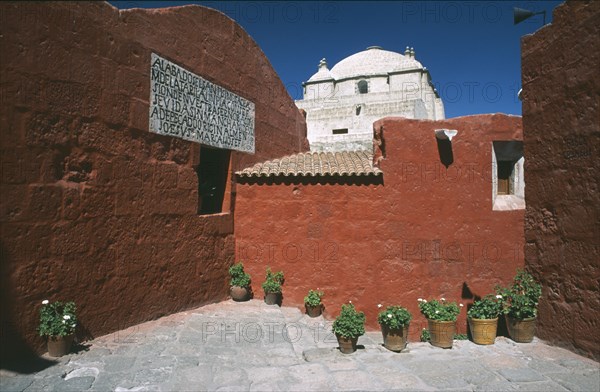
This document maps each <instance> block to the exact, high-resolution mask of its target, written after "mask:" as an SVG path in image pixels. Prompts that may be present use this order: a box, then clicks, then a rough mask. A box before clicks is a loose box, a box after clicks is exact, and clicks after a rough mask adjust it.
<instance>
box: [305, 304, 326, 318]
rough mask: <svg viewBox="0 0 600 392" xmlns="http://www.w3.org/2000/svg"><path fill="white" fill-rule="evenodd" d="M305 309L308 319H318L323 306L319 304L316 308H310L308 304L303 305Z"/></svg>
mask: <svg viewBox="0 0 600 392" xmlns="http://www.w3.org/2000/svg"><path fill="white" fill-rule="evenodd" d="M304 307H305V308H306V314H308V315H309V316H310V317H319V316H320V315H321V311H322V307H323V305H321V304H319V305H317V306H310V305H308V304H304Z"/></svg>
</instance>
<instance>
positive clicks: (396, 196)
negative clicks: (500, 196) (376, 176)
mask: <svg viewBox="0 0 600 392" xmlns="http://www.w3.org/2000/svg"><path fill="white" fill-rule="evenodd" d="M374 127H375V129H376V130H377V131H378V134H379V133H380V131H381V130H382V132H383V141H384V147H385V151H384V152H385V158H384V159H383V160H382V161H381V164H380V167H381V169H382V170H383V172H384V174H383V182H382V183H381V182H377V181H374V182H373V181H369V180H366V179H365V178H364V177H359V179H357V180H356V181H352V180H342V181H341V182H337V180H336V179H331V178H330V179H326V180H323V181H315V180H302V179H296V180H285V179H277V180H275V181H273V180H271V181H264V180H263V181H258V182H256V181H245V182H244V183H238V185H237V189H238V194H237V205H236V220H235V233H236V260H238V261H243V262H244V263H245V266H246V269H247V271H248V272H249V273H250V274H251V275H252V279H253V290H254V292H255V295H256V297H258V298H262V295H263V292H262V289H261V287H260V284H261V283H262V281H263V280H264V275H265V268H266V266H271V267H272V268H273V269H276V270H280V269H281V270H283V271H284V273H285V276H286V282H285V285H284V290H283V295H284V299H283V303H284V304H286V305H294V306H298V307H299V308H303V298H304V296H305V295H306V293H307V291H308V290H309V289H316V288H320V289H321V290H324V291H325V295H326V296H325V298H324V303H325V305H326V307H327V309H326V316H327V317H328V318H330V319H331V318H333V317H335V316H336V315H337V314H338V313H339V309H340V305H341V304H342V303H345V302H347V301H352V302H353V303H354V304H355V305H356V306H357V307H358V308H359V309H360V310H363V311H364V312H365V313H366V316H367V324H368V327H369V328H372V329H374V328H378V324H377V320H376V317H377V313H378V308H377V304H379V303H381V304H383V305H391V304H401V305H403V306H406V307H408V308H409V310H410V311H411V312H412V313H413V315H414V323H413V327H412V329H411V331H412V332H411V339H413V340H416V339H418V336H419V334H420V329H421V328H422V327H423V326H424V321H425V319H424V318H423V316H421V315H420V313H419V312H418V307H417V298H420V297H421V298H430V297H438V298H439V297H442V296H443V297H445V298H446V299H448V300H457V301H461V302H464V303H465V305H466V304H467V303H469V301H470V297H471V295H469V291H470V292H471V293H472V294H473V295H477V296H483V295H485V294H487V293H490V292H492V290H493V287H494V285H495V284H497V283H502V284H505V283H507V282H508V281H509V280H510V279H511V278H512V277H513V276H514V273H515V269H516V268H517V267H522V266H523V263H524V262H523V253H522V249H523V215H524V210H515V211H492V184H491V171H492V156H491V154H492V141H493V140H521V138H522V133H521V118H520V117H514V116H506V115H478V116H470V117H461V118H455V119H450V120H445V121H438V122H433V121H425V120H408V119H401V118H388V119H384V120H381V121H379V122H377V123H376V124H375V125H374ZM440 128H447V129H456V130H458V136H456V137H455V138H454V139H453V141H452V145H453V156H454V163H453V164H452V165H450V166H449V168H448V169H446V168H445V166H444V165H442V164H441V163H440V155H439V152H438V147H437V143H436V138H435V136H434V130H435V129H440ZM239 181H244V180H243V179H240V180H239ZM465 309H466V307H465ZM465 313H466V311H463V312H462V314H461V318H460V320H459V323H458V326H459V331H461V332H463V333H464V332H465V331H466V322H465V319H466V318H465V316H466V314H465Z"/></svg>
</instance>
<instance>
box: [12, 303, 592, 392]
mask: <svg viewBox="0 0 600 392" xmlns="http://www.w3.org/2000/svg"><path fill="white" fill-rule="evenodd" d="M330 325H331V322H329V321H325V320H324V319H323V318H322V317H318V318H314V319H311V318H309V317H308V316H306V315H303V314H301V313H300V311H299V310H298V309H296V308H289V307H282V308H280V307H278V306H268V305H266V304H264V303H263V302H262V301H260V300H252V301H249V302H245V303H235V302H233V301H227V302H221V303H218V304H212V305H207V306H204V307H201V308H198V309H194V310H191V311H187V312H182V313H178V314H174V315H170V316H167V317H164V318H161V319H159V320H155V321H151V322H147V323H144V324H141V325H138V326H134V327H131V328H128V329H126V330H123V331H119V332H116V333H113V334H111V335H107V336H103V337H100V338H97V339H95V340H93V341H91V342H89V343H86V345H87V346H88V347H87V349H86V350H81V351H79V352H78V353H74V354H70V355H67V356H65V357H62V358H60V359H56V360H55V361H56V363H55V364H54V365H52V366H50V367H47V368H45V369H44V370H42V371H40V372H37V373H33V374H12V373H8V372H6V371H3V372H2V373H1V374H0V375H1V378H0V390H2V391H122V392H124V391H197V390H218V391H248V390H250V391H273V390H286V391H287V390H298V391H309V390H320V391H321V390H322V391H330V390H368V391H378V390H398V391H404V390H411V391H412V390H419V391H421V390H422V391H432V390H457V391H567V390H570V391H599V390H600V370H599V363H597V362H595V361H592V360H590V359H586V358H583V357H581V356H578V355H576V354H573V353H571V352H569V351H566V350H564V349H561V348H556V347H552V346H548V345H546V344H544V343H543V342H541V341H539V340H537V339H535V340H534V342H533V343H529V344H519V343H514V342H513V341H512V340H510V339H507V338H503V337H498V338H497V339H496V343H495V344H494V345H492V346H478V345H476V344H474V343H472V342H470V341H455V342H454V348H453V349H451V350H444V349H440V348H436V347H433V346H431V345H430V344H428V343H420V342H415V343H413V342H411V343H409V345H408V348H407V350H406V352H402V353H393V352H390V351H388V350H386V349H385V348H384V347H383V346H382V338H381V334H380V333H378V332H368V333H367V334H366V335H364V336H362V337H361V338H360V339H359V342H358V343H359V350H358V351H357V352H355V353H353V354H349V355H345V354H342V353H340V352H339V351H338V350H337V343H336V341H335V338H334V337H333V336H332V335H331V334H330Z"/></svg>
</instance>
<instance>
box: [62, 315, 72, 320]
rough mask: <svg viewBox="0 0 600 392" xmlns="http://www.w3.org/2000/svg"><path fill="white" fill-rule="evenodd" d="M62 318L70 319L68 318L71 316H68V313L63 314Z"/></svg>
mask: <svg viewBox="0 0 600 392" xmlns="http://www.w3.org/2000/svg"><path fill="white" fill-rule="evenodd" d="M63 318H64V319H65V320H70V319H71V316H69V315H68V314H65V315H64V316H63Z"/></svg>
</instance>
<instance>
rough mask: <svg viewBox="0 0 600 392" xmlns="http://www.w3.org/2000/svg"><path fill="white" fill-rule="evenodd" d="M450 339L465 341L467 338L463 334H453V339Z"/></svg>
mask: <svg viewBox="0 0 600 392" xmlns="http://www.w3.org/2000/svg"><path fill="white" fill-rule="evenodd" d="M452 339H454V340H467V339H469V338H468V337H467V335H466V334H464V333H455V334H454V337H453V338H452Z"/></svg>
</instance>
